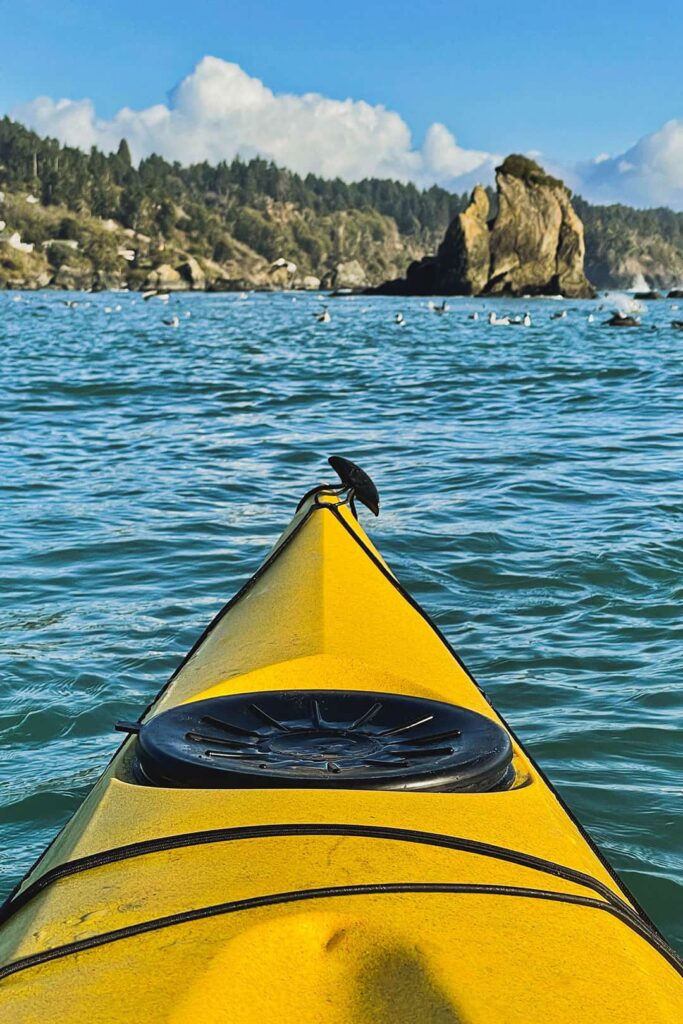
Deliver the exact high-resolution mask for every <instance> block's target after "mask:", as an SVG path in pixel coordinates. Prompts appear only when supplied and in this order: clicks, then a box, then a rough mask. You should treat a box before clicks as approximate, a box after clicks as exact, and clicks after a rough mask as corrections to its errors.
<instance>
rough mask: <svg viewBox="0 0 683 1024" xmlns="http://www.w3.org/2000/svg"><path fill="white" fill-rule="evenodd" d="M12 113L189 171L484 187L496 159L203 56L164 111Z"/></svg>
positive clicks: (50, 105) (368, 108) (33, 105)
mask: <svg viewBox="0 0 683 1024" xmlns="http://www.w3.org/2000/svg"><path fill="white" fill-rule="evenodd" d="M12 116H13V117H14V118H15V119H16V120H18V121H22V122H23V123H25V124H28V125H29V126H30V127H32V128H34V129H35V130H36V131H38V132H39V133H41V134H46V135H52V136H56V137H57V138H58V139H60V140H61V141H63V142H66V143H68V144H70V145H73V146H80V147H82V148H86V149H87V148H89V147H90V146H93V145H95V146H98V147H99V148H100V149H104V150H107V151H109V150H112V149H115V148H116V147H117V146H118V144H119V141H120V139H121V138H123V137H124V136H125V138H126V139H127V140H128V143H129V145H130V148H131V152H132V154H133V157H134V159H136V160H137V159H140V158H141V157H143V156H148V155H149V154H150V153H152V152H156V153H160V154H161V155H162V156H164V157H166V158H168V159H170V160H179V161H180V162H181V163H184V164H188V163H193V162H196V161H200V160H208V161H210V162H212V163H213V162H217V161H219V160H231V159H232V158H233V157H235V156H236V155H238V154H239V155H240V156H243V157H245V158H249V157H251V156H255V155H260V156H264V157H266V158H268V159H272V160H274V161H275V162H276V163H278V164H280V165H282V166H286V167H289V168H291V169H292V170H294V171H298V172H299V173H301V174H306V173H308V172H309V171H310V172H313V173H316V174H321V175H323V176H325V177H336V176H339V177H341V178H344V179H346V180H349V181H353V180H358V179H360V178H364V177H390V178H399V179H401V180H412V181H416V182H417V183H418V184H420V185H431V184H433V183H434V182H438V183H440V184H443V185H447V186H449V187H452V188H464V187H467V185H468V184H469V181H470V179H473V178H476V179H477V180H484V181H490V180H492V178H493V168H494V166H495V164H496V162H497V161H498V160H499V159H500V157H499V156H497V155H496V154H491V153H484V152H479V151H476V150H468V149H463V148H462V147H461V146H459V145H458V144H457V142H456V140H455V138H454V136H453V135H452V134H451V132H449V130H448V129H447V128H446V127H445V126H444V125H442V124H433V125H432V126H431V127H430V128H429V130H428V131H427V134H426V137H425V141H424V144H423V146H422V147H421V148H415V147H414V146H413V143H412V140H411V135H410V129H409V128H408V125H407V124H406V122H405V121H404V120H403V118H401V117H400V115H399V114H397V113H394V112H393V111H390V110H387V109H386V108H385V107H383V106H372V105H371V104H369V103H366V102H364V101H363V100H351V99H347V100H333V99H328V98H326V97H325V96H321V95H319V94H317V93H306V94H305V95H301V96H297V95H288V94H275V93H273V92H272V91H271V90H270V89H269V88H267V86H265V85H264V84H263V82H261V81H259V80H258V79H257V78H252V77H251V76H250V75H248V74H247V73H246V72H245V71H243V70H242V68H241V67H239V65H237V64H231V63H228V62H227V61H224V60H220V59H219V58H217V57H204V58H203V59H202V60H201V61H200V62H199V63H198V64H197V66H196V67H195V68H194V70H193V71H192V72H191V73H190V74H189V75H188V76H187V77H186V78H184V79H183V81H182V82H180V84H179V85H178V86H176V88H175V89H174V90H173V91H172V92H171V94H170V97H169V102H168V105H165V104H158V105H156V106H153V107H148V108H147V109H146V110H137V111H136V110H131V109H130V108H128V107H124V108H123V109H122V110H120V111H119V112H118V113H117V114H116V115H115V116H114V117H113V118H111V119H110V120H104V119H102V118H98V117H97V114H96V111H95V109H94V106H93V104H92V102H91V101H90V100H87V99H86V100H68V99H60V100H56V101H55V100H53V99H50V98H49V97H45V96H41V97H39V98H38V99H35V100H33V101H32V102H30V103H26V104H24V105H22V106H20V107H17V108H16V109H15V110H14V111H13V112H12Z"/></svg>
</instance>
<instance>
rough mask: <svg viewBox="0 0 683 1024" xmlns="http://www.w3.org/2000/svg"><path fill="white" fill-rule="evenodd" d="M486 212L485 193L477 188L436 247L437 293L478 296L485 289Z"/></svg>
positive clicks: (487, 257)
mask: <svg viewBox="0 0 683 1024" xmlns="http://www.w3.org/2000/svg"><path fill="white" fill-rule="evenodd" d="M489 210H490V203H489V197H488V195H487V194H486V190H485V189H483V188H482V187H481V185H477V187H476V188H475V189H474V192H473V193H472V198H471V200H470V204H469V206H468V207H467V209H466V210H464V211H463V212H462V213H459V214H458V216H457V217H456V218H455V220H453V221H452V223H451V225H450V227H449V228H448V231H447V232H446V237H445V238H444V240H443V242H442V243H441V245H440V246H439V251H438V254H437V264H438V267H439V275H438V276H439V290H441V291H447V292H449V293H450V292H458V293H461V294H463V295H479V294H480V293H481V292H483V291H484V289H485V288H486V285H487V283H488V279H489V265H490V262H491V237H490V231H489V225H488V219H489Z"/></svg>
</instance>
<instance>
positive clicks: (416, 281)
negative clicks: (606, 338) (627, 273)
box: [378, 156, 595, 298]
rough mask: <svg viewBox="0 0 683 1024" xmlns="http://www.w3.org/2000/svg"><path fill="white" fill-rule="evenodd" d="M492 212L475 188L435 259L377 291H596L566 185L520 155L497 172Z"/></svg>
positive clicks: (415, 265) (484, 196)
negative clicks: (491, 214)
mask: <svg viewBox="0 0 683 1024" xmlns="http://www.w3.org/2000/svg"><path fill="white" fill-rule="evenodd" d="M496 187H497V195H496V211H497V212H496V214H495V217H494V218H493V219H492V220H490V219H489V206H490V204H489V198H488V196H487V194H486V192H485V191H484V189H483V188H481V186H477V187H476V188H475V189H474V192H473V193H472V197H471V199H470V202H469V205H468V206H467V208H466V209H465V210H464V211H463V212H462V213H460V214H458V216H457V217H456V218H455V220H453V222H452V223H451V224H450V226H449V228H448V231H447V232H446V236H445V238H444V240H443V242H442V243H441V245H440V247H439V250H438V252H437V254H436V256H433V257H426V258H425V259H422V260H419V261H418V262H416V263H413V264H411V266H410V267H409V268H408V272H407V274H406V278H405V280H403V281H390V282H388V283H387V284H386V285H383V286H380V288H379V289H378V291H380V292H388V293H391V294H408V295H415V294H417V295H426V294H440V295H529V294H531V295H558V294H561V295H566V296H567V297H569V298H589V297H592V296H593V295H594V294H595V291H594V289H593V287H592V285H591V284H590V283H589V281H588V279H587V278H586V275H585V273H584V269H583V262H584V256H585V244H584V237H583V225H582V223H581V220H580V219H579V217H578V216H577V214H576V211H575V210H574V209H573V207H572V204H571V197H570V193H569V191H568V189H567V188H566V187H565V185H564V184H563V183H562V182H561V181H559V180H558V179H556V178H551V177H550V176H549V175H547V174H545V172H544V171H543V169H542V168H541V167H539V166H538V164H535V163H534V162H533V161H532V160H528V159H527V158H526V157H520V156H510V157H508V158H507V159H506V160H505V161H504V162H503V164H502V165H501V166H500V167H498V168H497V171H496Z"/></svg>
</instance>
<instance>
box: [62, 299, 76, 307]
mask: <svg viewBox="0 0 683 1024" xmlns="http://www.w3.org/2000/svg"><path fill="white" fill-rule="evenodd" d="M64 305H65V306H67V307H68V308H69V309H75V308H76V306H77V305H78V303H77V302H76V300H75V299H65V300H64Z"/></svg>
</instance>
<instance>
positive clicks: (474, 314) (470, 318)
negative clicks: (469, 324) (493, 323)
mask: <svg viewBox="0 0 683 1024" xmlns="http://www.w3.org/2000/svg"><path fill="white" fill-rule="evenodd" d="M467 319H468V320H478V319H479V314H478V313H470V315H469V316H468V317H467Z"/></svg>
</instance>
